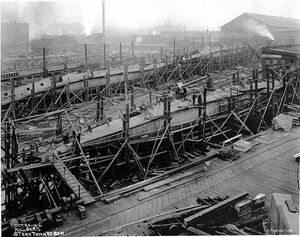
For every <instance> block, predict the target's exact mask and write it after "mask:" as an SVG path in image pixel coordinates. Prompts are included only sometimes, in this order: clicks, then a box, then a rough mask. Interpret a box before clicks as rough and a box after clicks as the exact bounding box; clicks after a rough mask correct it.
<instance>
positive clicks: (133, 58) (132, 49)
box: [131, 42, 135, 62]
mask: <svg viewBox="0 0 300 237" xmlns="http://www.w3.org/2000/svg"><path fill="white" fill-rule="evenodd" d="M131 52H132V60H133V62H134V60H135V57H134V48H133V42H131Z"/></svg>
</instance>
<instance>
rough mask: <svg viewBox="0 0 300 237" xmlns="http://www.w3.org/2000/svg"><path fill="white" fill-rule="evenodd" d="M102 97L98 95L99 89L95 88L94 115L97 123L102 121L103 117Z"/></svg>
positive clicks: (100, 94)
mask: <svg viewBox="0 0 300 237" xmlns="http://www.w3.org/2000/svg"><path fill="white" fill-rule="evenodd" d="M103 107H104V106H103V96H102V93H100V88H97V114H96V121H97V122H99V121H101V120H102V119H103V116H104V109H103Z"/></svg>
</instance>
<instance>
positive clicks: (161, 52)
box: [160, 46, 164, 62]
mask: <svg viewBox="0 0 300 237" xmlns="http://www.w3.org/2000/svg"><path fill="white" fill-rule="evenodd" d="M163 59H164V55H163V46H161V47H160V61H161V62H162V61H163Z"/></svg>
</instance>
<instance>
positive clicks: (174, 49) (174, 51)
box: [173, 37, 176, 60]
mask: <svg viewBox="0 0 300 237" xmlns="http://www.w3.org/2000/svg"><path fill="white" fill-rule="evenodd" d="M173 59H174V60H175V59H176V47H175V37H174V41H173Z"/></svg>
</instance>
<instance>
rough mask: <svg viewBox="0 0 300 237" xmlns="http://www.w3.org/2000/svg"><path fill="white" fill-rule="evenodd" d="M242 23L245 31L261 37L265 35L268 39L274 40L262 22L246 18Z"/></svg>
mask: <svg viewBox="0 0 300 237" xmlns="http://www.w3.org/2000/svg"><path fill="white" fill-rule="evenodd" d="M243 23H244V24H243V25H244V27H245V29H246V30H247V31H249V32H251V33H253V34H256V35H260V36H262V37H266V38H268V39H270V40H274V36H273V35H272V33H271V31H270V30H269V28H268V27H267V26H266V25H265V24H262V23H260V22H258V21H256V20H254V19H247V20H245V21H244V22H243Z"/></svg>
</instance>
